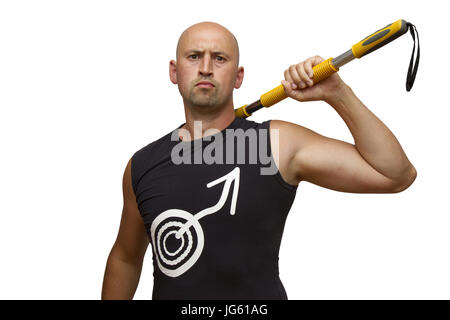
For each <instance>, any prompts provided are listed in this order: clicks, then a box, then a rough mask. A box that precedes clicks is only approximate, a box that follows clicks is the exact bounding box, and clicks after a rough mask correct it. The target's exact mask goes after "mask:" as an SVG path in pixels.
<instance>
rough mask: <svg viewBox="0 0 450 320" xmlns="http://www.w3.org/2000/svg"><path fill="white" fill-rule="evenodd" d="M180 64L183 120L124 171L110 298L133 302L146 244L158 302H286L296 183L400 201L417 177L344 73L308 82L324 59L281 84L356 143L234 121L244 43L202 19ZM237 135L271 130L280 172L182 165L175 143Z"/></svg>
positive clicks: (176, 73)
mask: <svg viewBox="0 0 450 320" xmlns="http://www.w3.org/2000/svg"><path fill="white" fill-rule="evenodd" d="M176 57H177V60H176V61H174V60H171V61H170V65H169V71H170V79H171V81H172V82H173V83H174V84H177V85H178V89H179V91H180V94H181V96H182V98H183V103H184V110H185V116H186V122H185V123H184V124H183V125H182V126H179V127H178V128H177V129H175V130H174V131H172V132H171V133H170V134H168V135H165V136H164V137H162V138H161V139H158V140H157V141H154V142H152V143H151V144H149V145H147V146H146V147H144V148H142V149H141V150H139V151H138V152H136V153H135V154H134V155H133V157H132V158H131V159H130V160H129V162H128V164H127V166H126V168H125V172H124V175H123V197H124V207H123V212H122V219H121V223H120V228H119V233H118V236H117V239H116V242H115V243H114V246H113V248H112V250H111V253H110V254H109V257H108V261H107V266H106V271H105V276H104V282H103V290H102V299H132V298H133V296H134V293H135V290H136V288H137V285H138V282H139V277H140V273H141V267H142V262H143V258H144V254H145V252H146V249H147V247H148V244H149V243H151V244H152V248H153V264H154V273H153V274H154V277H155V278H154V289H153V299H287V295H286V292H285V291H284V288H283V285H282V283H281V281H280V280H279V277H278V250H279V246H280V241H281V236H282V231H283V226H284V221H285V218H286V215H287V213H288V211H289V209H290V207H291V204H292V201H293V200H294V196H295V192H296V189H297V186H298V184H299V183H300V181H308V182H311V183H314V184H317V185H319V186H322V187H324V188H329V189H333V190H337V191H342V192H354V193H395V192H400V191H403V190H405V189H406V188H408V187H409V186H410V185H411V184H412V183H413V181H414V180H415V177H416V170H415V168H414V166H413V165H412V164H411V163H410V162H409V160H408V158H407V157H406V155H405V153H404V152H403V150H402V147H401V146H400V144H399V142H398V141H397V139H396V138H395V136H394V135H393V134H392V133H391V131H390V130H389V129H388V128H387V127H386V126H385V125H384V124H383V123H382V122H381V121H380V120H379V119H378V118H377V117H376V116H375V115H374V114H373V113H372V112H371V111H370V110H369V109H368V108H367V107H366V106H364V105H363V103H362V102H361V101H360V100H359V99H358V98H357V97H356V96H355V95H354V93H353V92H352V90H351V88H350V87H349V86H348V85H346V84H345V83H344V82H343V81H342V80H341V78H340V77H339V75H338V74H337V73H335V74H333V75H332V76H331V77H329V78H327V79H326V80H324V81H322V82H320V83H317V84H315V85H312V81H311V79H312V70H313V69H312V68H313V66H315V65H317V64H319V63H320V62H321V61H323V59H322V58H321V57H319V56H315V57H311V58H309V59H307V60H305V61H303V62H301V63H299V64H296V65H292V66H290V67H289V68H288V69H287V70H286V71H285V73H284V76H285V80H283V81H282V84H283V86H284V89H285V92H286V94H287V96H288V97H290V98H293V99H295V100H298V101H315V100H322V101H325V102H327V103H328V104H329V105H330V106H332V107H333V108H334V109H335V110H336V112H337V113H338V114H339V115H340V116H341V117H342V119H343V120H344V121H345V123H346V124H347V126H348V128H349V130H350V131H351V133H352V135H353V137H354V140H355V144H354V145H353V144H350V143H347V142H344V141H340V140H336V139H332V138H327V137H324V136H322V135H320V134H318V133H315V132H314V131H312V130H309V129H307V128H305V127H302V126H300V125H297V124H294V123H290V122H286V121H281V120H268V121H265V122H263V123H262V124H261V123H257V122H254V121H250V120H247V119H240V118H235V114H234V105H233V96H232V93H233V90H234V89H238V88H239V87H240V86H241V84H242V81H243V77H244V69H243V67H239V49H238V43H237V41H236V38H235V37H234V36H233V35H232V34H231V32H229V31H228V30H227V29H226V28H224V27H223V26H221V25H218V24H216V23H212V22H203V23H198V24H195V25H193V26H191V27H189V28H188V29H186V30H185V31H184V32H183V34H182V35H181V37H180V39H179V42H178V46H177V55H176ZM196 121H201V127H200V129H199V126H198V125H197V124H198V122H196ZM240 128H243V129H246V130H247V129H248V130H250V129H269V128H270V129H271V131H270V132H271V133H270V136H269V137H268V139H269V140H268V141H265V138H264V136H263V137H258V139H259V140H258V141H259V142H260V143H261V142H262V143H263V144H260V146H263V145H264V143H265V142H267V143H268V145H269V146H272V148H269V153H270V151H271V153H270V154H271V155H272V158H271V159H275V164H276V168H278V171H277V172H276V173H275V174H272V175H263V174H261V172H260V171H258V170H255V169H256V168H259V169H260V166H259V165H256V166H255V165H254V164H253V165H251V164H247V163H244V164H242V163H241V164H239V165H237V164H236V163H232V164H231V165H230V164H228V163H226V164H223V162H222V164H221V163H214V164H200V165H198V164H192V163H189V162H184V163H182V164H180V163H177V164H174V162H175V161H174V159H175V158H176V157H174V154H175V155H176V152H174V150H175V149H176V148H177V147H178V146H180V145H182V146H183V148H184V147H187V150H191V151H192V152H194V153H195V150H197V149H196V147H195V145H196V143H198V142H200V146H202V143H205V145H206V142H205V141H206V139H205V138H206V137H208V136H209V138H210V137H214V138H215V139H218V138H220V135H221V134H223V133H225V129H227V130H228V129H240ZM212 129H216V131H213V132H215V134H211V133H210V132H211V130H212ZM272 130H278V131H277V132H278V137H277V135H275V134H272V132H275V131H272ZM196 133H197V135H196ZM199 133H200V135H199ZM174 137H175V139H174ZM191 137H194V138H191ZM196 137H197V138H198V137H200V139H196ZM203 139H205V140H203ZM224 139H225V140H226V139H228V138H224ZM211 140H212V139H211ZM228 140H230V139H228ZM275 146H279V148H276V147H275ZM191 147H192V149H190V148H191ZM183 150H186V149H183ZM236 150H237V149H233V150H231V151H236ZM237 151H238V152H239V150H237ZM246 151H248V150H247V149H246ZM226 153H227V155H228V154H230V151H229V150H226ZM231 154H232V152H231ZM216 155H217V154H216ZM232 155H233V154H232ZM231 159H233V158H231ZM178 160H179V159H178ZM229 193H231V194H232V195H231V201H230V200H229V197H228V194H229ZM218 199H219V201H218Z"/></svg>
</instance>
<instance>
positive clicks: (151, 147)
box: [132, 130, 175, 158]
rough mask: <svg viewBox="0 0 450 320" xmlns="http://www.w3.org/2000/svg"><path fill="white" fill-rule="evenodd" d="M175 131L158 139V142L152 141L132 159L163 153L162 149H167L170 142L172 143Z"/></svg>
mask: <svg viewBox="0 0 450 320" xmlns="http://www.w3.org/2000/svg"><path fill="white" fill-rule="evenodd" d="M174 132H175V130H172V131H170V132H169V133H167V134H165V135H163V136H161V137H160V138H157V139H156V140H153V141H151V142H150V143H148V144H147V145H145V146H143V147H142V148H140V149H138V150H137V151H136V152H135V153H134V154H133V156H132V158H136V157H139V156H147V155H149V154H155V153H159V154H160V153H161V152H162V149H164V148H167V147H168V145H169V143H168V142H169V141H171V139H172V136H173V133H174Z"/></svg>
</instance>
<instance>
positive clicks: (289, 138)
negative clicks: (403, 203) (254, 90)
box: [271, 56, 417, 193]
mask: <svg viewBox="0 0 450 320" xmlns="http://www.w3.org/2000/svg"><path fill="white" fill-rule="evenodd" d="M321 61H323V58H321V57H319V56H315V57H312V58H309V59H307V60H306V61H304V62H301V63H300V64H298V65H294V66H291V67H290V68H289V69H288V70H286V72H285V78H286V81H282V83H283V86H284V89H285V92H286V94H287V96H288V97H291V98H293V99H296V100H298V101H315V100H323V101H325V102H327V103H328V104H330V105H331V106H332V107H333V108H334V109H335V110H336V112H337V113H338V114H339V115H340V116H341V118H342V119H343V120H344V121H345V123H346V124H347V127H348V128H349V130H350V132H351V134H352V136H353V138H354V140H355V144H354V145H352V144H349V143H347V142H344V141H340V140H336V139H332V138H327V137H324V136H322V135H320V134H317V133H315V132H314V131H312V130H309V129H307V128H304V127H302V126H299V125H296V124H293V123H290V122H285V121H279V120H273V121H271V122H272V123H271V128H274V129H280V131H279V136H280V150H281V148H283V144H287V143H289V144H291V147H289V148H288V150H289V151H288V152H290V154H289V155H288V156H287V157H288V158H289V159H290V161H289V162H288V167H289V170H288V171H289V172H292V173H293V174H294V175H295V176H296V178H297V181H301V180H305V181H309V182H311V183H315V184H317V185H320V186H323V187H326V188H329V189H333V190H338V191H343V192H355V193H388V192H400V191H402V190H404V189H406V188H407V187H409V186H410V185H411V184H412V183H413V181H414V180H415V178H416V175H417V173H416V170H415V168H414V166H413V165H412V164H411V162H410V161H409V160H408V158H407V157H406V154H405V153H404V151H403V149H402V147H401V145H400V143H399V142H398V140H397V139H396V138H395V136H394V135H393V134H392V132H391V131H390V130H389V129H388V128H387V127H386V125H385V124H384V123H383V122H382V121H381V120H380V119H378V118H377V117H376V116H375V115H374V114H373V113H372V112H371V111H370V110H369V109H368V108H367V107H366V106H365V105H364V104H363V103H362V102H361V101H360V100H359V99H358V98H357V97H356V95H355V94H354V93H353V91H352V90H351V88H350V87H349V86H347V85H346V84H345V83H344V82H343V81H342V80H341V78H340V77H339V75H338V74H337V73H335V74H333V75H332V76H330V77H329V78H327V79H326V80H323V81H322V82H319V83H317V84H314V85H313V86H312V82H311V79H312V77H310V75H312V73H311V72H312V67H313V66H314V65H316V64H318V63H320V62H321ZM292 84H295V85H294V86H292ZM296 88H300V89H299V90H297V89H296Z"/></svg>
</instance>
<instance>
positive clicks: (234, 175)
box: [175, 167, 239, 239]
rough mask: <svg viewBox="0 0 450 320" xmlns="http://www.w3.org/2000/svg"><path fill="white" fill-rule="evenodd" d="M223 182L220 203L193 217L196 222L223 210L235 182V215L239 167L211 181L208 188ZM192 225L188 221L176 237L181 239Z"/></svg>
mask: <svg viewBox="0 0 450 320" xmlns="http://www.w3.org/2000/svg"><path fill="white" fill-rule="evenodd" d="M222 181H225V184H224V186H223V190H222V195H221V196H220V199H219V201H218V202H217V203H216V204H215V205H214V206H212V207H209V208H206V209H203V210H202V211H200V212H198V213H197V214H196V215H195V216H193V218H195V220H197V221H198V220H200V219H201V218H203V217H204V216H207V215H209V214H212V213H214V212H216V211H219V210H220V209H222V207H223V205H224V204H225V201H226V200H227V198H228V192H229V191H230V185H231V183H232V182H233V181H234V187H233V196H232V198H231V208H230V214H231V215H234V213H235V211H236V201H237V195H238V191H239V167H236V168H234V169H233V170H232V171H231V172H230V173H228V174H226V175H224V176H223V177H221V178H219V179H216V180H214V181H211V182H210V183H208V184H207V185H206V186H207V187H208V188H211V187H213V186H215V185H216V184H219V183H221V182H222ZM192 223H193V222H192V220H190V221H186V223H185V224H184V226H183V227H182V228H181V229H180V230H178V232H177V233H176V235H175V237H176V238H177V239H179V238H181V235H182V234H183V233H184V232H185V231H186V229H188V228H189V227H190V226H191V225H192Z"/></svg>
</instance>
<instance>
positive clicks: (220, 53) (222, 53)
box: [186, 49, 230, 58]
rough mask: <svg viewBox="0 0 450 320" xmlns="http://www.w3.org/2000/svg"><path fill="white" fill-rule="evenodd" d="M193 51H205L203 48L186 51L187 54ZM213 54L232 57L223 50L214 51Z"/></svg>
mask: <svg viewBox="0 0 450 320" xmlns="http://www.w3.org/2000/svg"><path fill="white" fill-rule="evenodd" d="M192 53H196V54H198V53H203V51H202V50H198V49H193V50H189V51H187V52H186V54H192ZM213 54H215V55H224V56H225V57H227V58H230V56H229V55H228V54H226V53H225V52H223V51H213Z"/></svg>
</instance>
